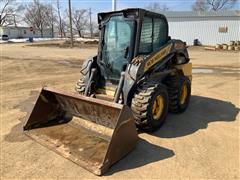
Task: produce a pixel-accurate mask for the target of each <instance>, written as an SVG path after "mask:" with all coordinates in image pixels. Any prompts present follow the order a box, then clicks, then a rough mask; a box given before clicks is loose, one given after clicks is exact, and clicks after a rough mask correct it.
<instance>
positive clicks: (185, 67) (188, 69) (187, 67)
mask: <svg viewBox="0 0 240 180" xmlns="http://www.w3.org/2000/svg"><path fill="white" fill-rule="evenodd" d="M175 67H176V68H177V69H181V70H182V72H183V74H184V76H187V77H188V78H189V79H190V81H192V63H187V64H181V65H176V66H175Z"/></svg>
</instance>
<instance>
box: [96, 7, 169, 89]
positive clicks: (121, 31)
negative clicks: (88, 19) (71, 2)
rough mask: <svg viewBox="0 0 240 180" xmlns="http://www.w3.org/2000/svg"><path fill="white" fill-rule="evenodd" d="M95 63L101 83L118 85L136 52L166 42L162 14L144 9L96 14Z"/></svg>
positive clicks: (152, 49)
mask: <svg viewBox="0 0 240 180" xmlns="http://www.w3.org/2000/svg"><path fill="white" fill-rule="evenodd" d="M98 21H99V29H100V32H101V36H100V43H99V50H98V64H99V68H100V69H101V70H100V71H101V72H102V74H101V76H102V78H101V81H102V82H103V83H102V86H106V83H108V84H109V83H110V84H113V85H117V84H118V82H119V79H120V76H121V72H122V71H125V69H126V67H127V65H128V64H129V63H130V62H131V61H132V59H133V58H134V57H136V56H138V55H149V54H151V53H152V52H154V51H156V50H158V49H159V48H160V47H161V46H162V45H164V44H166V42H167V41H168V23H167V20H166V18H165V16H163V15H160V14H157V13H153V12H150V11H146V10H144V9H125V10H122V11H114V12H107V13H100V14H98Z"/></svg>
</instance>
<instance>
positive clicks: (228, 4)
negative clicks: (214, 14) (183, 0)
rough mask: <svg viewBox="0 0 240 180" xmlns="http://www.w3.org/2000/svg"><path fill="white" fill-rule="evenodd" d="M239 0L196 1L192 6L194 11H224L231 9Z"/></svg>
mask: <svg viewBox="0 0 240 180" xmlns="http://www.w3.org/2000/svg"><path fill="white" fill-rule="evenodd" d="M236 2H237V0H196V1H195V3H194V4H193V5H192V10H194V11H208V10H213V11H219V10H223V9H231V8H232V7H234V5H235V3H236Z"/></svg>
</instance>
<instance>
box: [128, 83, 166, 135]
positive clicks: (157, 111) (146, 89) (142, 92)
mask: <svg viewBox="0 0 240 180" xmlns="http://www.w3.org/2000/svg"><path fill="white" fill-rule="evenodd" d="M131 109H132V111H133V115H134V117H135V120H136V125H137V127H138V128H140V129H142V130H145V131H150V132H151V131H154V130H156V129H158V128H160V127H161V126H162V124H163V123H164V121H165V119H166V117H167V113H168V92H167V88H166V86H164V85H163V84H156V82H150V83H149V82H145V83H144V84H142V85H140V87H138V88H137V91H136V93H135V95H134V97H133V99H132V104H131Z"/></svg>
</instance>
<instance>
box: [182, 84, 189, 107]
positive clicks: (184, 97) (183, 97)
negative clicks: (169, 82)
mask: <svg viewBox="0 0 240 180" xmlns="http://www.w3.org/2000/svg"><path fill="white" fill-rule="evenodd" d="M187 94H188V90H187V85H186V84H184V85H183V87H182V91H181V95H180V104H184V103H185V102H186V99H187Z"/></svg>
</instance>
